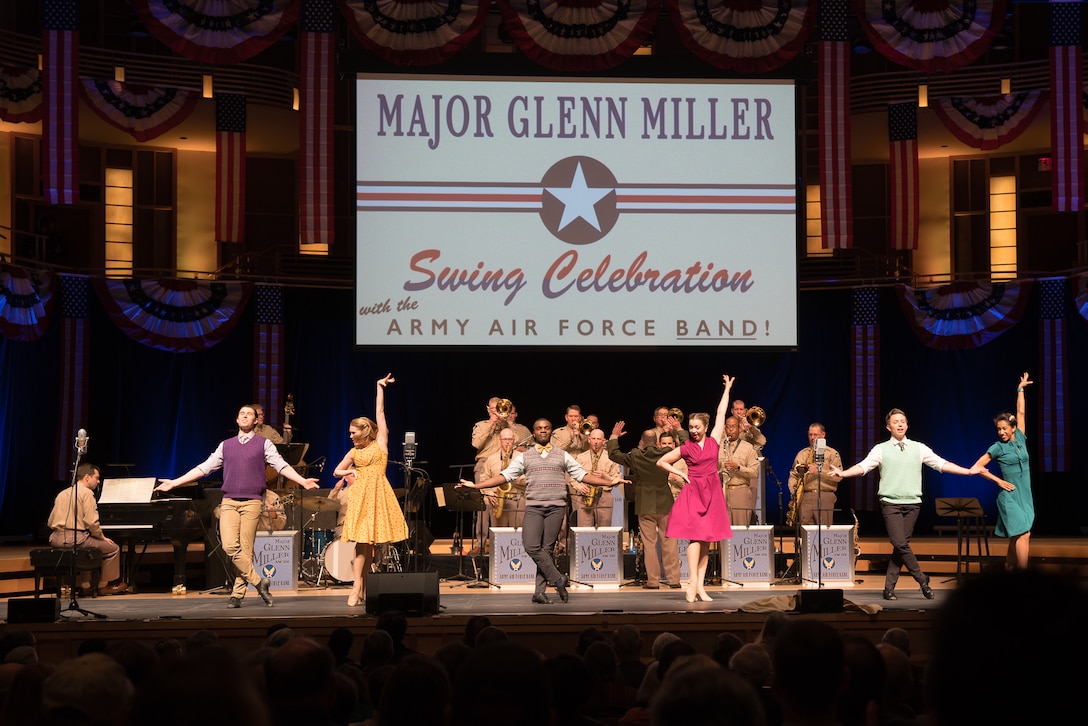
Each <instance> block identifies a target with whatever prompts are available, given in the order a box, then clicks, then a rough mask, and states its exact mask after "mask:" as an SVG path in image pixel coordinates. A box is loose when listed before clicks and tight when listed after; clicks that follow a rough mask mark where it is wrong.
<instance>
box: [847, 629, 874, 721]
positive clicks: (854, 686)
mask: <svg viewBox="0 0 1088 726" xmlns="http://www.w3.org/2000/svg"><path fill="white" fill-rule="evenodd" d="M841 637H842V647H843V663H844V664H845V666H846V670H847V673H848V676H847V680H846V685H845V687H844V688H843V692H842V695H841V696H839V722H840V723H842V724H843V726H863V725H864V724H865V720H866V712H867V711H869V710H871V709H874V708H875V709H879V708H881V707H882V705H883V702H884V659H883V658H881V657H880V651H878V650H877V649H876V645H874V644H873V642H872V641H871V640H869V639H868V638H866V637H865V636H863V635H860V634H858V633H843V634H842V636H841Z"/></svg>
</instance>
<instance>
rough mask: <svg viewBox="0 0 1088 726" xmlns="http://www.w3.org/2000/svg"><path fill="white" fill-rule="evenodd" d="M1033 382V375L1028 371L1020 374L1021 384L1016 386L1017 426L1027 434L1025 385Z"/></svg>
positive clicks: (1021, 431)
mask: <svg viewBox="0 0 1088 726" xmlns="http://www.w3.org/2000/svg"><path fill="white" fill-rule="evenodd" d="M1032 383H1033V381H1032V380H1031V376H1029V375H1028V372H1027V371H1024V374H1023V375H1022V376H1020V385H1018V386H1017V387H1016V428H1018V429H1020V433H1022V434H1025V435H1026V434H1027V431H1026V426H1025V424H1024V409H1025V408H1026V406H1025V405H1024V387H1025V386H1030V385H1031V384H1032Z"/></svg>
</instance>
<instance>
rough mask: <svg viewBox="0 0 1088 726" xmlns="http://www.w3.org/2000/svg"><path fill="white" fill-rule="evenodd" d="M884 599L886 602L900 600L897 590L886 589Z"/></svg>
mask: <svg viewBox="0 0 1088 726" xmlns="http://www.w3.org/2000/svg"><path fill="white" fill-rule="evenodd" d="M884 599H885V600H898V599H899V597H898V596H896V594H895V590H889V589H888V588H884Z"/></svg>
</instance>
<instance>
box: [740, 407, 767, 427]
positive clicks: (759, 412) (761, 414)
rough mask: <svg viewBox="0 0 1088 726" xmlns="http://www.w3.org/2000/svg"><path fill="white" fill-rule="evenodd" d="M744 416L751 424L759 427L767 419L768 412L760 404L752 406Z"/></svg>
mask: <svg viewBox="0 0 1088 726" xmlns="http://www.w3.org/2000/svg"><path fill="white" fill-rule="evenodd" d="M744 418H745V419H746V420H747V421H748V423H749V424H751V425H752V426H755V427H756V428H757V429H758V428H759V427H760V426H762V425H763V424H764V422H766V420H767V412H766V411H764V410H763V409H762V408H761V407H760V406H752V407H751V408H750V409H748V413H747V414H745V415H744Z"/></svg>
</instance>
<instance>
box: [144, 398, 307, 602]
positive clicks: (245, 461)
mask: <svg viewBox="0 0 1088 726" xmlns="http://www.w3.org/2000/svg"><path fill="white" fill-rule="evenodd" d="M237 421H238V435H237V436H232V437H231V438H229V439H227V440H226V441H223V442H222V443H220V444H219V446H217V447H216V449H215V451H213V452H212V454H211V456H209V457H208V458H207V459H206V460H205V461H204V462H203V463H202V464H199V465H197V466H195V467H193V468H192V469H190V470H189V471H188V472H187V473H185V474H182V475H181V476H179V477H178V478H176V479H160V480H159V481H160V482H161V484H159V486H157V487H155V491H157V492H168V491H170V490H171V489H173V488H174V487H179V486H181V485H183V484H188V483H189V482H194V481H196V480H197V479H200V478H201V477H205V476H207V475H208V474H211V473H212V472H213V471H217V470H219V469H222V470H223V504H222V505H221V506H220V508H219V537H220V539H221V540H222V542H223V551H224V552H226V553H227V556H228V557H230V561H231V564H232V565H233V566H234V569H235V570H236V573H237V574H236V575H235V578H234V589H233V590H232V591H231V597H230V600H228V601H227V607H228V608H238V607H241V606H242V598H244V597H245V596H246V589H247V588H248V586H249V585H253V587H255V588H256V589H257V594H258V595H260V596H261V599H262V600H264V602H265V604H266V605H268V606H269V607H272V593H271V592H269V588H270V587H271V586H272V582H271V580H269V579H268V578H267V577H261V576H260V575H258V574H257V570H256V569H254V567H253V544H254V542H255V541H256V540H257V522H258V520H259V519H260V517H261V507H262V506H263V505H264V490H265V481H266V478H265V465H266V464H267V465H268V466H271V467H272V468H273V469H275V470H276V471H277V472H279V473H280V474H282V475H283V476H284V477H286V478H287V479H290V480H291V481H293V482H295V483H296V484H298V485H299V486H301V487H304V488H306V489H316V488H317V479H306V478H304V477H303V476H302V475H301V474H299V473H298V472H297V471H295V470H294V469H293V468H292V467H291V465H290V464H288V463H287V462H286V461H284V460H283V457H282V456H280V453H279V452H278V451H276V445H275V444H273V443H272V442H271V441H269V440H268V439H266V438H264V437H263V436H258V435H257V434H255V433H253V425H254V424H255V423H256V421H257V412H256V410H255V409H254V408H253V406H242V407H241V408H240V409H239V410H238V418H237Z"/></svg>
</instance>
